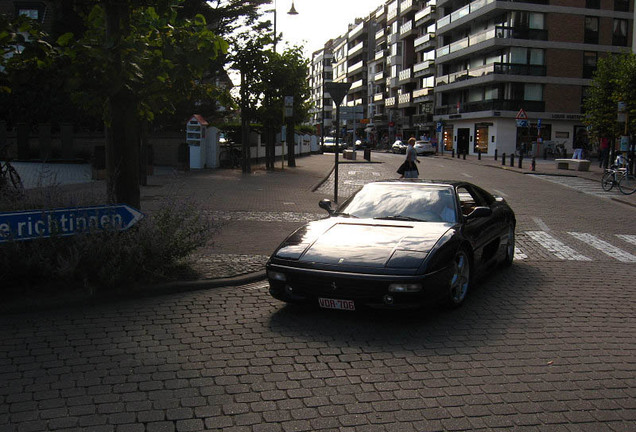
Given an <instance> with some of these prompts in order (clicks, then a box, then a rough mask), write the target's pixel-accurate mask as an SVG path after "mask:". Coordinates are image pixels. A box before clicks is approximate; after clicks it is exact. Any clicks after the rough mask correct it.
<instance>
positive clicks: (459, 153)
mask: <svg viewBox="0 0 636 432" xmlns="http://www.w3.org/2000/svg"><path fill="white" fill-rule="evenodd" d="M461 157H462V152H460V151H459V149H457V159H459V158H461Z"/></svg>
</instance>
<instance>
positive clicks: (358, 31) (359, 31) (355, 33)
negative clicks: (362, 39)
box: [349, 22, 364, 39]
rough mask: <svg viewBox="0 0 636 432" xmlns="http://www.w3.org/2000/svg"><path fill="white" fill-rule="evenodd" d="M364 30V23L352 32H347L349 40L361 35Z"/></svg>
mask: <svg viewBox="0 0 636 432" xmlns="http://www.w3.org/2000/svg"><path fill="white" fill-rule="evenodd" d="M363 30H364V22H361V23H360V24H358V25H357V26H356V27H355V28H354V29H353V30H351V31H350V32H349V39H355V38H357V37H358V36H360V35H361V34H362V31H363Z"/></svg>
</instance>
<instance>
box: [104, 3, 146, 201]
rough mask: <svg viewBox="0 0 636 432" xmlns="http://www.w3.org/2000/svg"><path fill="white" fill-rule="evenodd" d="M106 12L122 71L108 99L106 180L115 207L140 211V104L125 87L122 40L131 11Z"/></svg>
mask: <svg viewBox="0 0 636 432" xmlns="http://www.w3.org/2000/svg"><path fill="white" fill-rule="evenodd" d="M103 5H104V10H105V12H106V50H110V51H111V52H112V54H113V62H114V63H115V66H116V67H117V68H118V69H120V71H119V73H118V74H116V76H113V82H115V83H117V84H118V85H117V86H116V87H115V88H116V89H115V90H114V91H113V94H111V95H110V97H109V99H108V105H109V110H108V112H109V114H110V119H109V120H110V122H108V121H107V124H106V178H107V187H108V190H107V193H108V199H109V201H110V202H111V203H118V204H128V205H130V206H132V207H135V208H137V209H138V208H140V205H141V194H140V188H139V145H140V144H139V124H138V120H137V109H136V108H137V102H136V99H135V97H134V95H133V94H132V93H130V92H129V91H128V90H126V86H125V85H124V80H125V78H124V73H123V71H121V68H122V64H121V62H122V60H121V52H120V50H121V47H120V42H121V39H122V37H123V36H124V35H125V34H127V33H128V32H129V30H130V7H129V5H128V4H126V3H120V2H112V3H111V2H104V3H103Z"/></svg>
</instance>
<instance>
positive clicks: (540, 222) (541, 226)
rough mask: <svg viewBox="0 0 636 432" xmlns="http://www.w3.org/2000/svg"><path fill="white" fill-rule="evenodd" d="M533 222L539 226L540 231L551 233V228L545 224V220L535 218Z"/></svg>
mask: <svg viewBox="0 0 636 432" xmlns="http://www.w3.org/2000/svg"><path fill="white" fill-rule="evenodd" d="M532 220H534V223H536V224H537V226H538V227H539V229H540V230H542V231H550V228H549V227H548V225H546V223H545V222H543V220H542V219H541V218H538V217H533V218H532Z"/></svg>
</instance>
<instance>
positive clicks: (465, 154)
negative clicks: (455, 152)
mask: <svg viewBox="0 0 636 432" xmlns="http://www.w3.org/2000/svg"><path fill="white" fill-rule="evenodd" d="M464 160H466V152H464Z"/></svg>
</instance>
